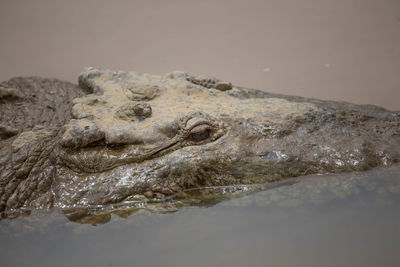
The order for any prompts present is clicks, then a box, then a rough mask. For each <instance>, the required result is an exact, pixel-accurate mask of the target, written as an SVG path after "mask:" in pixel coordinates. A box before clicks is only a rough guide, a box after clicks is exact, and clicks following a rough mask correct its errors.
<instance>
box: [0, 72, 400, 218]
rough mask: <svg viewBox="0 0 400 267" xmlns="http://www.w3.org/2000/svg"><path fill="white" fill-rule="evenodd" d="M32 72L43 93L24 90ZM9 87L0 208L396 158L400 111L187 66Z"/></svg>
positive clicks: (153, 192)
mask: <svg viewBox="0 0 400 267" xmlns="http://www.w3.org/2000/svg"><path fill="white" fill-rule="evenodd" d="M32 83H36V84H37V83H41V86H42V87H43V90H36V91H37V92H36V91H35V92H36V94H37V96H36V97H37V98H38V97H39V98H40V99H36V100H35V99H33V98H32V97H29V96H28V95H29V94H28V93H27V92H30V91H29V90H31V91H32V88H31V87H32V85H30V84H32ZM1 86H2V87H3V88H5V89H3V91H2V92H3V93H2V92H0V103H1V104H0V105H2V106H1V110H2V113H1V121H0V123H1V125H0V126H2V127H3V128H1V127H0V130H1V129H3V130H1V131H0V133H1V134H2V135H1V137H2V138H3V140H2V141H1V146H0V149H1V150H0V164H1V167H0V168H1V169H0V171H1V176H0V179H1V180H0V199H1V204H0V211H6V212H7V211H10V210H13V209H18V208H28V209H31V208H51V207H59V208H74V207H81V208H85V207H93V206H99V205H100V206H101V205H106V204H110V203H124V202H126V201H130V200H135V199H143V198H145V199H163V198H165V197H167V196H171V195H174V194H177V193H178V194H180V193H181V192H184V191H187V190H190V189H193V188H199V187H207V186H226V185H238V184H259V183H266V182H270V181H276V180H280V179H282V178H288V177H295V176H300V175H307V174H313V173H327V172H331V173H337V172H350V171H360V170H367V169H371V168H373V167H376V166H382V165H386V166H387V165H391V164H393V163H396V162H398V161H399V159H400V113H399V112H390V111H387V110H385V109H383V108H379V107H375V106H370V105H364V106H360V105H354V104H349V103H343V102H333V101H322V100H315V99H306V98H301V97H292V96H283V95H276V94H270V93H266V92H262V91H259V90H254V89H246V88H240V87H235V86H232V85H231V84H230V83H228V82H224V81H220V80H217V79H215V78H196V77H193V76H189V75H187V74H186V73H183V72H172V73H169V74H166V75H161V76H159V75H150V74H142V73H136V72H122V71H111V70H97V69H93V68H88V69H86V70H85V71H84V72H83V73H82V74H81V76H80V77H79V86H80V88H81V89H79V88H78V87H77V86H74V85H72V84H69V83H63V82H60V81H57V80H46V79H38V78H26V79H24V78H19V79H14V80H10V81H9V82H5V83H3V84H1ZM33 87H34V86H33ZM49 92H53V93H49ZM85 93H88V94H85ZM43 96H45V97H43ZM72 99H73V102H71V101H72ZM46 101H47V102H46ZM48 102H52V104H48ZM47 105H48V106H50V107H47ZM5 107H6V108H5ZM21 109H22V110H23V111H20V110H21ZM3 110H6V111H7V112H4V113H3ZM30 110H34V111H32V112H31V113H30ZM21 114H22V115H21ZM23 115H25V117H24V116H23ZM70 116H72V118H70ZM13 118H14V119H13ZM50 118H51V119H50Z"/></svg>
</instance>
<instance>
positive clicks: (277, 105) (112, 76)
mask: <svg viewBox="0 0 400 267" xmlns="http://www.w3.org/2000/svg"><path fill="white" fill-rule="evenodd" d="M186 77H187V74H185V73H184V72H179V71H175V72H172V73H169V74H166V75H151V74H145V73H139V72H123V71H112V70H98V69H94V68H88V69H86V70H85V71H84V72H83V73H82V74H81V76H80V78H79V81H80V85H81V87H83V88H86V89H87V90H88V91H89V92H92V94H89V95H87V96H84V97H81V98H78V99H75V100H74V106H73V110H72V113H73V116H74V117H75V118H77V119H83V118H86V119H88V120H90V121H92V122H93V123H95V124H96V125H97V127H99V129H101V130H102V131H103V132H105V134H106V136H108V137H109V138H110V139H113V138H112V135H124V136H126V135H133V136H140V135H142V134H143V132H147V133H149V132H151V129H155V128H157V127H158V126H159V125H161V124H164V123H165V122H172V121H173V120H174V119H175V118H177V117H178V116H182V115H187V114H189V113H190V112H193V111H200V112H204V113H206V114H209V115H211V116H212V117H215V118H217V119H218V118H221V117H224V116H225V117H226V116H230V117H233V118H243V119H249V118H251V119H254V120H255V121H258V122H260V123H262V122H265V121H269V122H273V123H283V122H284V121H285V120H287V118H288V117H294V116H298V115H303V114H304V113H306V112H310V111H314V110H316V107H315V106H314V105H313V104H310V103H295V102H290V101H287V100H284V99H278V98H249V99H240V98H237V97H234V96H232V95H229V94H227V93H226V92H224V91H220V90H217V89H213V88H206V87H202V86H199V85H194V84H193V83H191V82H190V81H188V80H187V79H186ZM234 90H239V89H237V88H235V87H233V88H232V89H231V91H234ZM138 101H141V102H143V103H147V104H148V105H149V107H151V116H146V117H145V118H144V119H142V120H134V119H127V117H126V116H125V117H124V116H118V112H120V111H121V109H124V108H123V107H127V106H130V105H132V103H133V105H135V103H137V102H138ZM116 114H117V115H116ZM114 139H117V138H114Z"/></svg>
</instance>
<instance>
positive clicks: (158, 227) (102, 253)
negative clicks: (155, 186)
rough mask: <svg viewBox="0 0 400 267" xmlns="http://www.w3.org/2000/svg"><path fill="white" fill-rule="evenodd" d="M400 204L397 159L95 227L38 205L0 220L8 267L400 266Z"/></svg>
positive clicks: (1, 262) (3, 260)
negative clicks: (363, 169)
mask: <svg viewBox="0 0 400 267" xmlns="http://www.w3.org/2000/svg"><path fill="white" fill-rule="evenodd" d="M399 205H400V165H397V166H393V167H391V168H387V169H376V170H372V171H369V172H364V173H352V174H345V175H316V176H308V177H301V178H299V179H292V180H291V182H290V183H287V184H280V185H279V186H276V187H272V188H271V186H270V188H268V189H265V190H262V191H259V192H257V193H252V194H246V195H244V196H243V195H240V196H237V197H233V198H232V199H230V200H224V201H221V202H219V203H217V204H215V205H210V206H208V207H205V206H191V207H184V208H181V209H178V210H177V211H176V212H172V213H165V214H160V213H154V212H149V211H147V210H145V209H142V210H139V211H138V212H135V213H133V214H132V215H130V216H127V215H128V214H123V213H120V215H121V216H124V217H125V218H124V217H120V216H117V215H115V214H114V215H112V218H111V220H110V221H109V222H108V223H105V224H97V225H96V226H93V225H91V224H83V223H76V222H72V221H69V220H68V219H67V218H66V217H65V216H64V215H63V214H62V213H60V212H57V211H52V212H34V213H32V214H31V215H30V216H27V217H18V218H16V219H11V220H9V219H7V220H2V221H0V251H1V259H0V266H363V267H367V266H398V265H399V263H400V253H399V250H398V248H399V247H400V230H399V225H400V210H399ZM81 222H84V221H81ZM91 222H92V223H93V221H91Z"/></svg>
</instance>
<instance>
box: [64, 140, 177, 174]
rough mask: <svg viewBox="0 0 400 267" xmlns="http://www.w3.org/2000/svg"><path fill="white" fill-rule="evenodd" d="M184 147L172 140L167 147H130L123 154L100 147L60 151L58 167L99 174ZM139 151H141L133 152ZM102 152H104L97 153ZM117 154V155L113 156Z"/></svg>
mask: <svg viewBox="0 0 400 267" xmlns="http://www.w3.org/2000/svg"><path fill="white" fill-rule="evenodd" d="M183 146H184V145H183V144H182V142H180V140H173V141H171V142H169V143H168V144H167V145H164V146H161V147H157V148H147V149H146V148H140V147H137V146H130V148H131V149H125V150H127V152H125V153H115V152H114V153H112V152H109V151H107V150H106V149H104V147H100V148H99V149H95V148H91V150H92V151H90V150H86V151H85V150H84V149H81V150H80V151H76V152H72V153H71V152H69V151H65V150H64V151H62V152H61V153H60V155H61V156H59V157H58V165H62V166H65V167H67V168H68V169H70V170H72V171H74V172H77V173H82V174H84V173H100V172H105V171H109V170H112V169H114V168H117V167H119V166H121V165H127V164H132V163H142V162H144V161H146V160H150V159H154V158H158V157H160V156H163V155H166V154H169V153H171V152H172V151H175V150H177V149H179V148H181V147H183ZM135 149H141V150H142V151H139V152H138V151H135ZM99 150H100V151H101V150H104V152H99ZM115 154H117V155H115ZM118 154H119V155H118Z"/></svg>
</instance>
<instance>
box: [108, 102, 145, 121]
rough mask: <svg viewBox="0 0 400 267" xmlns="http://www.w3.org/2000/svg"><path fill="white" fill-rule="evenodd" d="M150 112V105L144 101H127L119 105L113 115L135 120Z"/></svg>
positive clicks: (122, 118)
mask: <svg viewBox="0 0 400 267" xmlns="http://www.w3.org/2000/svg"><path fill="white" fill-rule="evenodd" d="M151 114H152V110H151V106H150V105H149V104H147V103H145V102H135V103H127V104H125V105H122V106H120V107H119V108H118V109H117V110H116V112H115V117H117V118H118V119H121V120H127V121H135V120H144V119H145V118H148V117H150V116H151Z"/></svg>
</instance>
